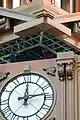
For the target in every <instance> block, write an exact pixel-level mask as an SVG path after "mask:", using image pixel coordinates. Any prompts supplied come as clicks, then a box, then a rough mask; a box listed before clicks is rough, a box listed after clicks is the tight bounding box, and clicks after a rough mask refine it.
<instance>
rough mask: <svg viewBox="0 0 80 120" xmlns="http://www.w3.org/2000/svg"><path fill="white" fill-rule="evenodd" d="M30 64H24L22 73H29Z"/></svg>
mask: <svg viewBox="0 0 80 120" xmlns="http://www.w3.org/2000/svg"><path fill="white" fill-rule="evenodd" d="M30 71H31V65H24V73H30Z"/></svg>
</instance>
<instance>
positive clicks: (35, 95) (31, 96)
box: [29, 93, 48, 99]
mask: <svg viewBox="0 0 80 120" xmlns="http://www.w3.org/2000/svg"><path fill="white" fill-rule="evenodd" d="M46 94H48V93H46ZM42 95H45V93H40V94H34V95H29V99H30V98H33V97H37V96H42Z"/></svg>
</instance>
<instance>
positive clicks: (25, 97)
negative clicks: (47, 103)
mask: <svg viewBox="0 0 80 120" xmlns="http://www.w3.org/2000/svg"><path fill="white" fill-rule="evenodd" d="M45 94H49V93H40V94H34V95H28V96H27V95H26V96H24V97H18V100H19V101H20V100H22V99H24V100H25V101H26V100H28V99H31V98H33V97H37V96H42V95H45Z"/></svg>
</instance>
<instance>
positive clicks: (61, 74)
mask: <svg viewBox="0 0 80 120" xmlns="http://www.w3.org/2000/svg"><path fill="white" fill-rule="evenodd" d="M58 75H59V80H60V81H63V80H65V70H64V64H63V63H62V64H58Z"/></svg>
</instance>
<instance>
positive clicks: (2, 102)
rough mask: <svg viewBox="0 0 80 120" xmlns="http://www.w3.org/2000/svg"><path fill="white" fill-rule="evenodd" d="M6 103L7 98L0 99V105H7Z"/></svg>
mask: <svg viewBox="0 0 80 120" xmlns="http://www.w3.org/2000/svg"><path fill="white" fill-rule="evenodd" d="M7 104H8V99H7V100H3V101H1V100H0V105H7Z"/></svg>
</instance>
